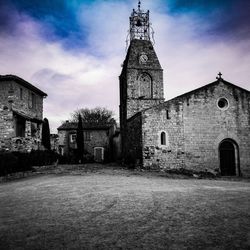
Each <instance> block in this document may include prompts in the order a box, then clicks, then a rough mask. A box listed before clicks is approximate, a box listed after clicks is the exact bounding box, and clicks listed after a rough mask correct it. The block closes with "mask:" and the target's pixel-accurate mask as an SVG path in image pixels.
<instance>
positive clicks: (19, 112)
mask: <svg viewBox="0 0 250 250" xmlns="http://www.w3.org/2000/svg"><path fill="white" fill-rule="evenodd" d="M32 95H33V96H34V97H33V98H35V99H34V100H35V103H34V102H33V104H35V105H33V106H32V105H31V104H32ZM18 117H22V119H23V120H24V130H23V133H24V134H23V138H22V137H20V136H17V134H16V124H17V122H16V121H17V119H18ZM42 117H43V97H42V96H40V95H37V94H36V93H34V92H32V91H30V90H28V89H27V88H25V87H23V86H22V85H20V84H18V83H16V82H15V81H1V84H0V149H2V150H12V151H17V150H19V151H30V150H32V149H39V148H40V144H41V120H42ZM31 120H36V122H31Z"/></svg>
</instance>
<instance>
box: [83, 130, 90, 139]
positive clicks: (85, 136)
mask: <svg viewBox="0 0 250 250" xmlns="http://www.w3.org/2000/svg"><path fill="white" fill-rule="evenodd" d="M84 140H85V141H90V132H89V131H85V132H84Z"/></svg>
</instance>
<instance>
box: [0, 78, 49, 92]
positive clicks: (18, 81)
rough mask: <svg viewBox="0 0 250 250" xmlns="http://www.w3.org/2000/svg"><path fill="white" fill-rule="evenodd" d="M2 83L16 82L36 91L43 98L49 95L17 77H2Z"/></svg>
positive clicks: (0, 79)
mask: <svg viewBox="0 0 250 250" xmlns="http://www.w3.org/2000/svg"><path fill="white" fill-rule="evenodd" d="M1 81H15V82H17V83H19V84H21V85H22V86H24V87H26V88H28V89H30V90H32V91H34V92H35V93H37V94H38V95H41V96H43V97H46V96H47V94H46V93H44V92H43V91H42V90H40V89H38V88H37V87H35V86H34V85H32V84H31V83H29V82H27V81H25V80H24V79H22V78H20V77H18V76H15V75H0V82H1Z"/></svg>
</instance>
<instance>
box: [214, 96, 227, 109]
mask: <svg viewBox="0 0 250 250" xmlns="http://www.w3.org/2000/svg"><path fill="white" fill-rule="evenodd" d="M217 106H218V108H219V109H221V110H226V109H228V107H229V102H228V100H227V99H226V98H224V97H222V98H220V99H219V100H218V101H217Z"/></svg>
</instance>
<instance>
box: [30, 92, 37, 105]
mask: <svg viewBox="0 0 250 250" xmlns="http://www.w3.org/2000/svg"><path fill="white" fill-rule="evenodd" d="M31 101H32V104H31V105H32V108H36V96H35V94H33V93H32V94H31Z"/></svg>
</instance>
